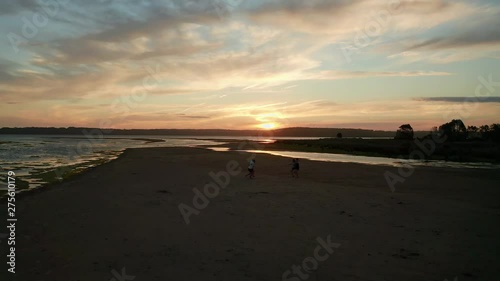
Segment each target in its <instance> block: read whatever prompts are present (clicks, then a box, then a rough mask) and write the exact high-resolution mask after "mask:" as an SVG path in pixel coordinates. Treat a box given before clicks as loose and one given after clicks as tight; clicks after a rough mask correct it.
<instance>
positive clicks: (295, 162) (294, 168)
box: [291, 158, 300, 178]
mask: <svg viewBox="0 0 500 281" xmlns="http://www.w3.org/2000/svg"><path fill="white" fill-rule="evenodd" d="M299 168H300V167H299V159H298V158H294V159H292V171H291V174H292V177H293V178H298V177H299Z"/></svg>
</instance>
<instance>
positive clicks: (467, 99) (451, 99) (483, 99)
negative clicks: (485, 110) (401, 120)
mask: <svg viewBox="0 0 500 281" xmlns="http://www.w3.org/2000/svg"><path fill="white" fill-rule="evenodd" d="M415 100H416V101H430V102H450V103H476V102H477V103H500V97H423V98H415Z"/></svg>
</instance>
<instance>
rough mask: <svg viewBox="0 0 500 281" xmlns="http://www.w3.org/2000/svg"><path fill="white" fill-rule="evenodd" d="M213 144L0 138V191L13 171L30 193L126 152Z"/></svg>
mask: <svg viewBox="0 0 500 281" xmlns="http://www.w3.org/2000/svg"><path fill="white" fill-rule="evenodd" d="M215 144H220V143H216V142H214V141H209V140H196V139H187V138H183V137H170V136H169V137H162V136H107V137H105V138H86V137H83V136H69V135H60V136H59V135H0V170H1V174H0V183H1V186H0V191H2V190H5V189H6V184H5V179H6V175H7V172H8V171H14V172H15V173H16V179H19V180H21V181H25V182H27V189H31V188H36V187H39V186H41V185H43V184H44V183H47V182H48V181H52V180H53V179H54V178H55V179H60V175H58V174H57V173H55V172H54V173H52V174H50V173H51V171H56V170H58V169H59V170H61V168H63V167H68V166H70V167H71V169H77V170H84V169H87V168H90V167H93V166H96V165H99V164H102V163H105V162H108V161H110V160H112V159H115V158H116V157H118V156H119V155H120V154H121V153H122V152H123V151H124V150H125V149H127V148H140V147H195V146H198V145H215ZM51 178H52V180H51ZM25 185H26V184H25Z"/></svg>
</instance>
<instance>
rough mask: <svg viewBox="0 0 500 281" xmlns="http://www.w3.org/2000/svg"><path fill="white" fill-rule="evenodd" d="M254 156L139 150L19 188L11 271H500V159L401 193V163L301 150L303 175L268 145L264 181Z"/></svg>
mask: <svg viewBox="0 0 500 281" xmlns="http://www.w3.org/2000/svg"><path fill="white" fill-rule="evenodd" d="M249 156H250V154H248V153H239V152H235V151H231V152H214V151H210V150H206V149H201V148H200V149H196V148H147V149H129V150H127V151H126V152H125V153H124V154H123V155H122V156H121V157H119V158H118V159H116V160H114V161H112V162H110V163H107V164H104V165H101V166H99V167H96V168H94V169H92V170H90V171H88V172H85V173H83V174H81V175H78V176H76V177H74V178H72V179H70V180H68V181H65V182H62V183H59V184H55V185H52V186H50V187H48V188H46V190H44V191H42V192H35V193H33V194H29V195H26V196H23V197H22V198H18V200H17V202H16V212H17V217H18V222H17V224H16V275H15V279H12V276H13V275H12V274H10V273H8V272H7V270H6V267H7V266H6V256H5V255H4V254H2V258H1V261H2V264H3V267H4V268H3V269H2V270H1V271H0V280H23V281H30V280H37V281H44V280H47V281H49V280H50V281H57V280H61V281H62V280H64V281H70V280H75V281H76V280H80V281H98V280H102V281H109V280H113V281H119V280H135V281H154V280H161V281H164V280H189V281H193V280H231V281H236V280H263V281H264V280H265V281H269V280H293V281H298V280H325V281H326V280H328V281H334V280H339V281H340V280H342V281H350V280H352V281H354V280H380V281H382V280H384V281H390V280H394V281H396V280H405V281H417V280H419V281H423V280H425V281H431V280H436V281H443V280H445V279H448V280H454V278H455V277H456V278H457V279H456V280H458V281H461V280H483V281H489V280H491V281H494V280H498V279H499V278H500V267H499V266H498V265H499V263H500V258H499V256H498V253H500V241H499V239H498V238H499V237H500V225H499V224H498V222H499V220H500V201H499V198H500V189H499V185H498V183H499V182H500V173H498V170H473V169H444V168H417V169H416V170H415V172H414V174H413V175H411V176H410V177H408V178H407V179H406V180H405V182H404V183H400V184H397V185H396V190H395V192H391V190H390V188H389V187H388V184H387V182H386V180H385V178H384V173H385V172H386V171H393V172H396V171H397V169H396V168H394V167H385V166H373V165H372V166H370V165H361V164H347V163H334V162H316V161H307V160H301V162H300V164H301V170H300V178H298V179H295V178H292V177H290V173H289V170H290V163H291V159H289V158H283V157H278V156H271V155H266V154H257V155H256V160H257V163H256V178H255V179H253V180H250V179H247V178H245V177H244V175H245V174H246V166H247V164H246V161H247V158H248V157H249ZM221 171H222V172H223V173H222V174H224V175H229V177H227V178H224V177H218V179H219V180H220V181H222V182H223V183H224V184H223V185H225V187H224V188H220V187H219V188H215V187H214V183H217V180H215V179H214V177H213V176H211V172H213V173H215V174H218V175H222V174H221ZM225 183H227V184H225ZM206 185H210V186H211V187H212V190H211V191H212V192H213V193H212V194H211V196H209V197H213V198H206V200H205V199H199V197H200V196H198V200H197V201H196V200H195V201H196V202H194V204H193V198H194V197H195V194H196V193H195V192H194V191H193V189H197V190H199V191H200V192H203V190H204V187H205V186H206ZM216 189H219V192H218V194H216V193H217V192H216V191H215V190H216ZM201 197H204V196H201ZM207 201H208V203H207ZM180 204H185V205H184V206H188V207H185V209H184V210H191V211H192V214H191V215H189V216H186V215H185V216H183V215H182V214H181V211H180V210H179V205H180ZM207 204H208V205H207ZM204 205H206V206H204ZM197 207H201V208H197ZM0 208H2V212H1V214H2V218H1V219H2V220H3V221H5V220H6V217H5V216H6V214H5V211H3V210H6V209H7V205H6V203H5V202H3V203H1V204H0ZM193 210H194V211H193ZM187 217H188V220H189V223H188V224H187V223H186V221H187V220H186V218H187ZM4 232H5V230H4ZM5 242H6V241H5V240H4V241H3V242H2V243H0V248H1V249H2V253H7V243H5ZM314 268H316V269H315V270H314ZM287 271H289V272H288V273H287Z"/></svg>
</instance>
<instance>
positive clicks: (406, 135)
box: [395, 124, 413, 140]
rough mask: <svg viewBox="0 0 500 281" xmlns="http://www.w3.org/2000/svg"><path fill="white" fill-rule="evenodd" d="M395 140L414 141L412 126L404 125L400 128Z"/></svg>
mask: <svg viewBox="0 0 500 281" xmlns="http://www.w3.org/2000/svg"><path fill="white" fill-rule="evenodd" d="M395 139H398V140H412V139H413V128H412V127H411V125H410V124H404V125H401V126H399V129H398V130H397V131H396V137H395Z"/></svg>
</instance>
